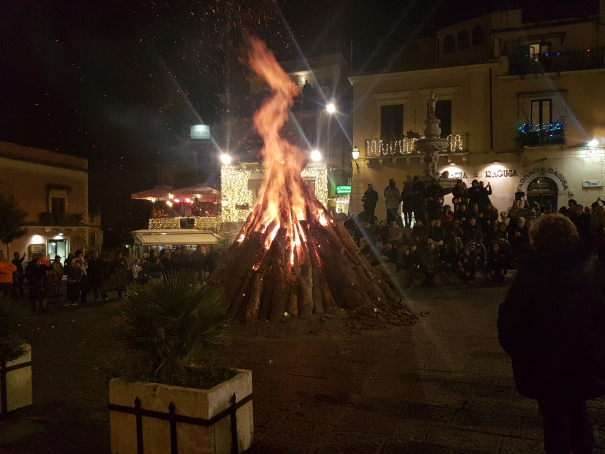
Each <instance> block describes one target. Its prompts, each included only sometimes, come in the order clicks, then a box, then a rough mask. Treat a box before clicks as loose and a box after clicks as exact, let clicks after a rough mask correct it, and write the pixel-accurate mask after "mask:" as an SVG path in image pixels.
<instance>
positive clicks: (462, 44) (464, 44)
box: [458, 30, 469, 49]
mask: <svg viewBox="0 0 605 454" xmlns="http://www.w3.org/2000/svg"><path fill="white" fill-rule="evenodd" d="M468 46H469V39H468V31H466V30H460V31H459V32H458V49H468Z"/></svg>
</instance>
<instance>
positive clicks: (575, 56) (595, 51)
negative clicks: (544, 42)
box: [508, 48, 605, 75]
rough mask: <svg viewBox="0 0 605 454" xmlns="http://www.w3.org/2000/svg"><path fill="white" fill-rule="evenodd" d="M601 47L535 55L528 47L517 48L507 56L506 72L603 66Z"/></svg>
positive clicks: (514, 73)
mask: <svg viewBox="0 0 605 454" xmlns="http://www.w3.org/2000/svg"><path fill="white" fill-rule="evenodd" d="M604 56H605V52H604V49H603V48H592V49H581V50H576V49H573V50H567V51H561V52H557V51H553V52H548V53H544V54H538V55H535V56H530V55H529V50H528V48H517V49H515V50H514V51H512V52H511V55H510V57H509V65H508V72H509V74H511V75H523V74H542V73H553V72H554V73H558V72H563V71H580V70H583V69H599V68H604V67H605V64H604V58H603V57H604Z"/></svg>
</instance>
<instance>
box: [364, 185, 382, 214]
mask: <svg viewBox="0 0 605 454" xmlns="http://www.w3.org/2000/svg"><path fill="white" fill-rule="evenodd" d="M361 202H362V203H363V213H364V220H365V221H366V222H369V223H370V224H374V222H375V216H374V211H375V210H376V203H377V202H378V193H377V192H376V191H374V188H372V185H371V184H368V190H367V191H366V192H364V193H363V196H362V197H361Z"/></svg>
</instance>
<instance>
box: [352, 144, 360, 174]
mask: <svg viewBox="0 0 605 454" xmlns="http://www.w3.org/2000/svg"><path fill="white" fill-rule="evenodd" d="M351 156H352V157H353V162H355V167H357V173H359V164H358V163H357V159H358V158H359V148H357V147H353V151H352V152H351Z"/></svg>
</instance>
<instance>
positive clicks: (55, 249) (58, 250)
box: [48, 240, 67, 261]
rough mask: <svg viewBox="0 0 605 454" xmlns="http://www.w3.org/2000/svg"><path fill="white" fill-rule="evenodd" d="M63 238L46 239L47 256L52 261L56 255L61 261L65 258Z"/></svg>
mask: <svg viewBox="0 0 605 454" xmlns="http://www.w3.org/2000/svg"><path fill="white" fill-rule="evenodd" d="M66 252H67V251H66V248H65V240H48V258H49V259H50V261H53V260H54V259H55V257H56V256H57V255H58V256H60V257H61V259H62V260H63V261H65V259H67V253H66Z"/></svg>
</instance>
